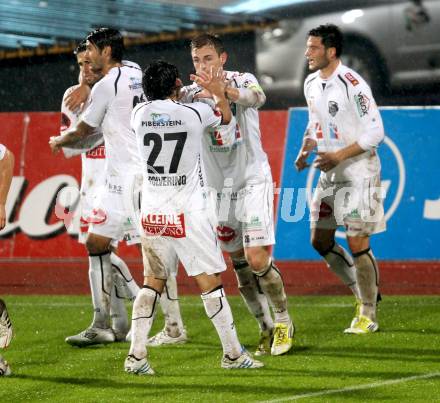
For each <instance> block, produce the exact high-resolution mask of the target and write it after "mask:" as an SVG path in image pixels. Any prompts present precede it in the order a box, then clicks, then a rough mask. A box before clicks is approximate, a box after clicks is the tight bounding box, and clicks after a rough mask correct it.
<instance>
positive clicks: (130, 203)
mask: <svg viewBox="0 0 440 403" xmlns="http://www.w3.org/2000/svg"><path fill="white" fill-rule="evenodd" d="M140 189H141V179H140V177H138V176H134V175H127V176H126V177H122V178H121V177H119V176H113V177H109V178H107V180H106V183H105V187H104V188H102V189H101V190H100V192H99V194H98V195H97V198H96V203H95V205H94V207H93V210H92V212H91V215H90V217H88V218H87V221H88V222H89V223H90V224H89V229H88V232H90V233H92V234H96V235H101V236H104V237H107V238H112V239H115V240H123V239H125V240H126V241H127V243H128V244H136V243H139V242H140V235H139V231H138V228H137V226H136V223H137V222H138V219H137V217H138V215H139V213H138V211H139V206H140Z"/></svg>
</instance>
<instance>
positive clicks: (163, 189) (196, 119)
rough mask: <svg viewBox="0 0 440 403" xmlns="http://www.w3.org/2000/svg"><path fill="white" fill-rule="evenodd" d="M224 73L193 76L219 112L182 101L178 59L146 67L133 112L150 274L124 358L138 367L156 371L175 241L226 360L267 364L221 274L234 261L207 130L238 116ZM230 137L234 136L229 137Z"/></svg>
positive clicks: (226, 363) (131, 368)
mask: <svg viewBox="0 0 440 403" xmlns="http://www.w3.org/2000/svg"><path fill="white" fill-rule="evenodd" d="M222 74H223V73H222V70H221V69H220V70H218V69H217V70H211V71H209V72H207V73H205V72H200V73H199V74H198V75H197V76H193V79H194V80H195V81H196V82H197V83H199V84H200V85H203V86H205V87H207V88H208V89H209V90H210V92H211V93H212V94H213V96H214V101H215V103H216V107H217V108H218V110H217V111H216V112H214V111H213V110H212V109H211V108H210V107H209V106H207V105H204V104H201V103H198V104H192V105H187V104H181V103H179V102H177V99H178V98H179V90H180V88H181V86H182V82H181V80H180V78H179V73H178V71H177V68H176V67H175V66H173V65H171V64H169V63H166V62H156V63H153V64H151V65H150V66H149V67H148V68H147V69H146V70H145V72H144V77H143V87H144V92H145V94H146V96H147V98H148V99H149V101H148V102H145V103H142V104H140V105H138V106H137V107H136V108H135V109H134V110H133V113H132V119H131V126H132V128H133V131H134V133H135V135H136V138H137V143H138V148H139V154H140V156H141V160H142V166H143V176H144V181H143V191H142V195H143V197H142V208H141V224H142V228H143V231H144V233H143V234H142V247H143V252H144V261H145V265H144V267H145V280H144V286H143V288H142V289H141V291H139V293H138V296H137V297H136V300H135V302H134V306H133V315H132V343H131V347H130V351H129V355H128V357H127V359H126V360H125V364H124V366H125V371H127V372H130V373H136V374H145V375H146V374H154V371H153V369H152V368H151V366H150V364H149V363H148V361H147V349H146V346H145V344H146V341H147V338H148V333H149V331H150V329H151V325H152V322H153V318H154V313H155V308H156V303H157V301H158V300H159V297H160V294H161V292H162V289H163V287H164V284H165V281H166V279H167V277H168V273H167V269H166V267H167V265H166V264H164V263H165V262H166V259H167V256H169V249H170V248H171V249H173V250H175V251H176V253H177V255H178V256H179V259H180V261H181V262H182V264H183V266H184V267H185V270H186V272H187V273H188V275H190V276H193V277H194V278H195V280H196V282H197V284H198V286H199V288H200V290H201V292H202V295H201V297H202V300H203V304H204V306H205V310H206V314H207V315H208V317H209V318H210V319H211V321H212V322H213V324H214V326H215V328H216V330H217V333H218V335H219V338H220V340H221V343H222V346H223V358H222V361H221V366H222V367H223V368H259V367H262V366H263V364H262V363H261V362H259V361H256V360H254V359H253V358H252V356H251V355H249V353H247V352H246V351H244V350H243V349H242V347H241V345H240V343H239V341H238V337H237V333H236V330H235V325H234V321H233V318H232V312H231V309H230V307H229V304H228V301H227V299H226V297H225V292H224V290H223V286H222V282H221V277H220V273H221V272H222V271H224V270H225V269H226V265H225V262H224V260H223V256H222V253H221V250H220V247H219V245H218V243H217V241H216V237H215V232H214V227H213V222H212V217H211V210H210V208H209V204H208V203H209V201H208V199H207V197H206V179H205V175H204V170H203V167H202V163H201V156H200V152H201V140H202V136H203V135H204V130H205V129H206V128H208V127H217V126H218V125H220V124H221V123H222V122H223V123H228V122H229V121H230V120H231V119H232V114H231V110H230V108H229V104H228V102H227V100H226V98H225V95H224V91H225V85H224V82H223V79H222ZM228 140H233V139H226V138H224V141H228ZM161 262H163V263H161Z"/></svg>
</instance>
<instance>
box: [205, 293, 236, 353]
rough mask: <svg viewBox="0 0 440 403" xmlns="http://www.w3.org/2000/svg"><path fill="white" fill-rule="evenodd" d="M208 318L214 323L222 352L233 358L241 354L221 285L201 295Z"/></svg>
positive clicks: (229, 308) (229, 309)
mask: <svg viewBox="0 0 440 403" xmlns="http://www.w3.org/2000/svg"><path fill="white" fill-rule="evenodd" d="M201 297H202V300H203V305H205V311H206V314H207V315H208V318H209V319H211V322H212V323H213V324H214V326H215V329H216V330H217V334H218V337H219V338H220V341H221V343H222V346H223V354H224V355H227V356H228V357H229V358H232V359H235V358H238V357H239V356H240V355H241V344H240V342H239V341H238V336H237V331H236V329H235V323H234V319H233V317H232V312H231V307H230V306H229V303H228V300H227V299H226V297H225V292H224V290H223V287H221V286H220V287H219V288H216V289H214V290H212V291H211V292H209V293H206V294H202V295H201Z"/></svg>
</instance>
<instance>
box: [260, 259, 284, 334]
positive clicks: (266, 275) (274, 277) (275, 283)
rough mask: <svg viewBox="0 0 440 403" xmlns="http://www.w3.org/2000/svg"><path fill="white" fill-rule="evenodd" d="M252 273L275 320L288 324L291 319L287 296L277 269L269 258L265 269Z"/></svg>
mask: <svg viewBox="0 0 440 403" xmlns="http://www.w3.org/2000/svg"><path fill="white" fill-rule="evenodd" d="M253 273H254V274H255V275H256V276H257V277H256V278H257V281H258V284H259V285H260V288H261V290H262V291H263V292H264V294H265V295H266V298H267V299H268V301H269V304H270V306H271V308H272V311H273V314H274V319H275V322H276V323H284V324H286V325H288V324H289V323H290V322H291V319H290V316H289V312H288V311H287V297H286V293H285V291H284V284H283V279H282V277H281V273H280V272H279V270H278V269H277V268H276V266H275V265H274V264H273V262H272V260H271V261H270V262H269V266H268V267H267V269H266V270H264V271H263V272H255V271H254V272H253Z"/></svg>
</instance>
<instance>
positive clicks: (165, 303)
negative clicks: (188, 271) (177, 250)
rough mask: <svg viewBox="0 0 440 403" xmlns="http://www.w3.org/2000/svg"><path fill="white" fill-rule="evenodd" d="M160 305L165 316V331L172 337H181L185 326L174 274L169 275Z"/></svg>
mask: <svg viewBox="0 0 440 403" xmlns="http://www.w3.org/2000/svg"><path fill="white" fill-rule="evenodd" d="M160 307H161V309H162V312H163V315H164V318H165V331H166V333H167V334H168V335H169V336H171V337H179V336H180V335H181V334H182V332H183V330H184V328H183V321H182V315H181V314H180V306H179V298H178V296H177V281H176V277H175V276H173V275H170V276H168V278H167V282H166V284H165V287H164V289H163V291H162V295H161V296H160Z"/></svg>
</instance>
